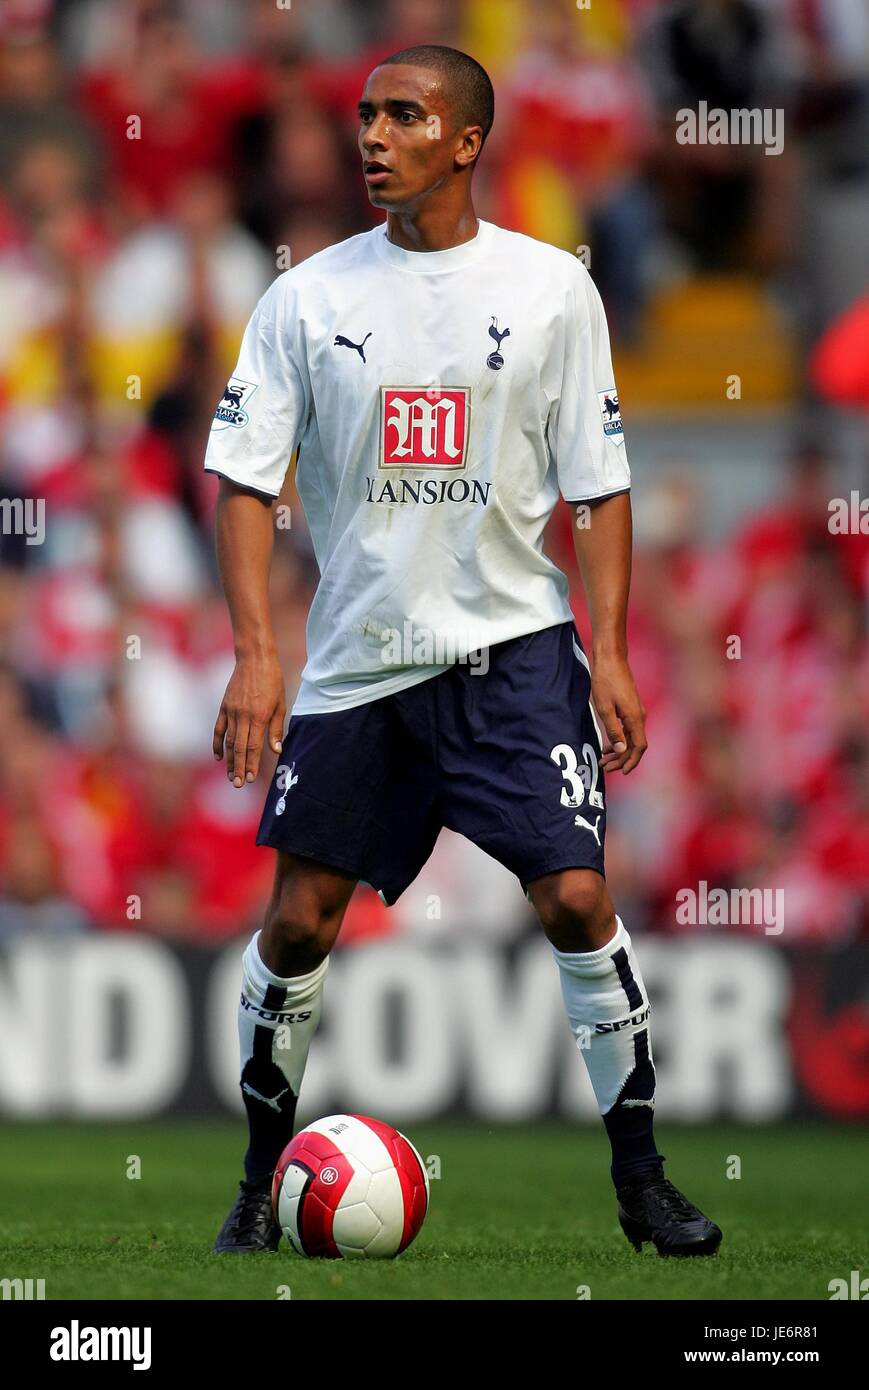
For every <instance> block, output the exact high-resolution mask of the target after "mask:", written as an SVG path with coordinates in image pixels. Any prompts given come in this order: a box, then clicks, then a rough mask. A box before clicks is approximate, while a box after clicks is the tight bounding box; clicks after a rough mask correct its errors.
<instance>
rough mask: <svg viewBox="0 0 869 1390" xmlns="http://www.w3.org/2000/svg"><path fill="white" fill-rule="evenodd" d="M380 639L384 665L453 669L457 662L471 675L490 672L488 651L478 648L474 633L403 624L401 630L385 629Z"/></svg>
mask: <svg viewBox="0 0 869 1390" xmlns="http://www.w3.org/2000/svg"><path fill="white" fill-rule="evenodd" d="M380 638H381V641H382V642H383V646H382V648H381V651H380V659H381V661H382V662H383V664H384V666H391V667H399V668H404V667H407V666H452V665H455V664H456V663H457V662H458V663H460V664H461V665H467V666H469V667H470V668H471V675H472V676H484V675H485V674H486V672H487V671H488V669H489V648H488V647H485V646H481V645H480V643H479V642H478V640H477V634H475V633H464V634H456V633H442V632H435V631H434V630H433V629H432V628H427V627H414V625H413V623H411V622H410V621H405V622H404V623H403V625H402V628H401V631H399V630H398V628H397V627H385V628H384V629H383V631H382V632H381V634H380Z"/></svg>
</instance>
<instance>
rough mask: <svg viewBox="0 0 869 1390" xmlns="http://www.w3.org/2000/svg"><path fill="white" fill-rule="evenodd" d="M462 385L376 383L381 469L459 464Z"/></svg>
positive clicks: (467, 398)
mask: <svg viewBox="0 0 869 1390" xmlns="http://www.w3.org/2000/svg"><path fill="white" fill-rule="evenodd" d="M470 415H471V393H470V390H469V389H468V387H467V386H443V387H442V386H437V387H431V386H428V387H426V386H410V387H404V386H381V388H380V465H379V466H380V467H381V468H449V469H456V468H464V466H465V459H466V457H467V451H468V425H469V422H470Z"/></svg>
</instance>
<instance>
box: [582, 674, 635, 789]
mask: <svg viewBox="0 0 869 1390" xmlns="http://www.w3.org/2000/svg"><path fill="white" fill-rule="evenodd" d="M591 698H592V702H593V704H594V707H595V710H596V711H597V717H598V721H599V722H600V724H601V725H602V727H603V730H604V733H605V735H606V740H605V743H604V753H603V757H602V758H601V761H600V765H601V768H602V769H603V771H604V773H609V772H619V771H621V772H624V773H628V772H632V771H633V769H634V768H635V767H636V765H637V763H638V762H639V761H640V758H641V757H642V756H643V754H644V753H645V751H646V749H647V748H648V746H649V745H648V742H647V740H646V711H645V710H644V709H643V706H642V704H641V702H640V696H639V693H638V691H637V687H636V683H635V681H634V678H633V675H632V674H631V668H630V666H629V665H628V663H627V660H626V659H625V658H624V657H616V656H606V657H602V656H597V657H595V661H594V671H593V674H592V680H591Z"/></svg>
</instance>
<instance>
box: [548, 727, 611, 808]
mask: <svg viewBox="0 0 869 1390" xmlns="http://www.w3.org/2000/svg"><path fill="white" fill-rule="evenodd" d="M549 756H550V758H551V759H552V761H553V762H554V763H556V764H557V765H558V767H560V768H561V775H562V777H563V778H564V780H565V782H566V784H567V785H566V786H564V787H562V788H561V804H562V806H572V807H576V806H581V805H582V803H583V802H584V801H585V794H586V792H588V804H589V806H596V807H597V808H598V809H599V810H603V793H602V792H599V791H598V789H597V782H598V778H599V776H600V769H599V767H598V761H597V753H596V752H595V750H594V749H593V748H592V746H591V744H590V743H584V744H583V745H582V757H583V761H582V764H580V762H579V760H578V758H577V756H576V753H575V752H574V750H573V749H572V748H571V746H570V744H569V743H556V745H555V747H554V748H553V750H552V752H551V753H550V754H549Z"/></svg>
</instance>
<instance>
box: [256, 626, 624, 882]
mask: <svg viewBox="0 0 869 1390" xmlns="http://www.w3.org/2000/svg"><path fill="white" fill-rule="evenodd" d="M486 655H488V669H487V670H486V671H485V674H483V673H482V669H481V668H482V666H483V665H484V658H485V657H486ZM481 657H482V659H481ZM476 658H477V660H478V662H479V665H478V667H477V668H475V666H474V665H473V664H471V663H470V662H467V663H463V662H457V663H456V664H455V665H454V666H451V667H450V669H449V670H448V671H445V672H443V674H441V675H439V676H433V677H431V679H429V680H425V681H421V682H420V683H419V684H418V685H414V686H411V687H410V688H409V689H407V690H400V691H398V692H397V693H396V694H394V695H386V696H384V697H383V698H382V699H379V700H372V701H369V703H368V704H364V705H357V706H355V708H353V709H348V710H339V711H336V712H335V713H331V714H303V715H293V716H292V718H291V719H290V722H289V725H288V726H287V734H286V738H285V739H284V743H283V749H282V752H281V757H280V760H279V762H278V766H277V769H276V771H275V775H274V778H273V779H272V784H271V786H270V788H269V792H268V796H267V798H266V804H265V809H264V811H263V815H262V820H261V821H260V826H259V831H258V833H257V844H259V845H271V846H272V848H274V849H279V850H284V851H286V852H287V853H292V854H301V855H304V856H306V857H307V858H310V859H316V860H319V861H320V863H322V864H325V865H327V866H329V867H331V868H336V869H342V870H344V872H346V873H350V874H352V875H353V876H354V877H355V878H358V879H359V880H361V881H362V882H363V883H368V884H370V885H371V886H372V887H373V888H375V889H377V890H378V891H379V892H380V894H381V896H382V897H383V898H384V900H385V901H386V902H387V903H389V904H392V903H394V902H395V901H396V899H397V898H398V897H400V895H401V894H402V893H403V892H404V890H405V888H407V887H408V886H409V885H410V884H411V883H412V882H413V880H414V879H415V878H416V876H417V874H418V873H419V871H420V869H421V868H422V866H423V865H424V864H425V862H426V860H427V859H428V857H429V855H430V854H431V852H432V850H433V849H434V845H435V841H436V840H437V837H438V834H439V833H440V830H441V828H442V827H443V826H447V827H448V828H449V829H450V830H454V831H457V832H458V834H460V835H465V836H466V837H467V838H468V839H469V840H472V841H473V842H474V844H475V845H479V847H480V849H482V850H485V851H486V853H487V854H491V855H492V857H493V858H494V859H497V860H498V861H499V862H500V863H501V864H504V865H505V866H506V867H507V868H508V869H509V870H510V871H511V872H512V873H514V874H516V876H517V878H518V879H519V881H520V882H521V884H522V887H523V889H524V888H525V887H526V885H527V884H528V883H530V882H532V880H534V879H535V878H540V877H541V875H543V874H549V873H554V872H555V871H556V870H558V869H569V868H586V869H596V870H597V871H598V873H600V874H603V872H604V831H605V828H606V811H605V809H604V778H603V773H602V771H601V769H600V755H601V740H600V735H599V732H598V726H597V723H596V721H595V717H594V714H593V711H592V708H591V704H590V694H591V679H590V676H589V671H588V666H587V664H586V658H585V653H584V652H583V650H582V646H581V644H580V641H579V637H578V635H577V632H576V628H575V627H574V624H573V623H572V622H566V623H560V624H558V625H557V626H555V627H548V628H543V629H542V630H541V631H539V632H533V633H530V634H529V635H528V636H527V637H516V638H513V639H512V640H511V641H508V642H500V643H498V644H497V645H496V646H493V647H490V648H489V649H488V653H486V652H485V651H484V652H483V653H482V654H476Z"/></svg>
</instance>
